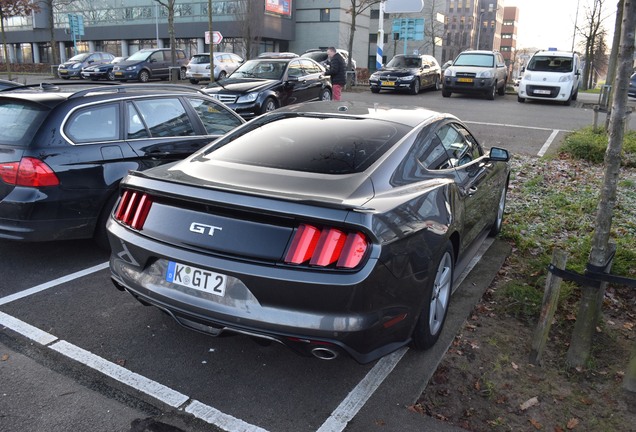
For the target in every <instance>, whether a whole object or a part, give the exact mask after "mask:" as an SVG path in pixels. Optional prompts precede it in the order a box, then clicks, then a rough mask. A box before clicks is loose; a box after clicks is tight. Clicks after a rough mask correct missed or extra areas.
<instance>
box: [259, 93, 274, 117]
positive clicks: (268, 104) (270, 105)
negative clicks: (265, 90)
mask: <svg viewBox="0 0 636 432" xmlns="http://www.w3.org/2000/svg"><path fill="white" fill-rule="evenodd" d="M276 108H278V103H277V102H276V100H275V99H274V98H272V97H268V98H267V99H265V102H263V106H262V107H261V114H265V113H266V112H269V111H274V110H275V109H276Z"/></svg>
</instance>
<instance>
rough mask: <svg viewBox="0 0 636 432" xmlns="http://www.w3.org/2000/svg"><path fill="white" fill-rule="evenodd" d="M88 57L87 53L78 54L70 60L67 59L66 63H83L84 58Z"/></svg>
mask: <svg viewBox="0 0 636 432" xmlns="http://www.w3.org/2000/svg"><path fill="white" fill-rule="evenodd" d="M89 55H90V54H89V53H84V54H78V55H76V56H73V57H71V58H70V59H68V61H70V62H83V61H84V60H86V58H87V57H88V56H89Z"/></svg>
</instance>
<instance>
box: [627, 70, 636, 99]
mask: <svg viewBox="0 0 636 432" xmlns="http://www.w3.org/2000/svg"><path fill="white" fill-rule="evenodd" d="M627 95H628V96H629V97H633V98H636V73H634V74H632V76H631V77H630V78H629V90H628V91H627Z"/></svg>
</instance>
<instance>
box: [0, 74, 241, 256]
mask: <svg viewBox="0 0 636 432" xmlns="http://www.w3.org/2000/svg"><path fill="white" fill-rule="evenodd" d="M0 116H1V118H2V124H3V126H4V127H2V128H0V238H3V239H11V240H22V241H47V240H62V239H77V238H90V237H95V238H96V239H97V240H98V242H100V244H102V245H106V244H107V242H106V234H105V223H106V217H107V215H108V214H109V212H110V210H111V209H112V207H113V204H114V202H115V199H116V198H117V191H118V187H119V181H120V180H121V179H122V178H123V177H124V176H125V175H126V173H127V172H128V170H131V169H134V170H144V169H146V168H150V167H153V166H157V165H160V164H163V163H166V162H172V161H175V160H178V159H182V158H184V157H186V156H188V155H190V154H191V153H193V152H194V151H196V150H198V149H199V148H201V147H203V146H204V145H205V144H208V143H209V142H210V141H212V140H213V139H215V138H217V137H219V136H220V135H222V134H224V133H226V132H228V131H230V130H231V129H233V128H235V127H236V126H239V125H241V124H242V123H244V120H243V119H242V118H240V116H238V115H236V114H235V113H234V112H233V111H232V110H230V109H229V108H227V107H225V106H224V105H222V104H220V103H218V102H217V101H216V100H214V99H212V98H210V97H208V96H206V95H205V94H203V93H201V92H200V91H197V90H196V89H193V88H191V87H185V86H177V85H168V84H164V85H148V84H146V85H143V86H140V85H110V86H108V85H105V84H102V85H100V86H95V84H93V85H92V86H89V85H87V84H83V85H82V86H78V85H77V84H75V85H72V86H69V85H66V86H63V85H59V86H55V85H50V84H49V85H45V84H43V85H42V86H41V87H34V86H26V87H20V88H16V89H14V90H10V91H3V92H1V93H0Z"/></svg>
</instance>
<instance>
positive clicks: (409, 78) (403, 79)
mask: <svg viewBox="0 0 636 432" xmlns="http://www.w3.org/2000/svg"><path fill="white" fill-rule="evenodd" d="M414 78H415V75H407V76H403V77H400V78H398V81H413V79H414Z"/></svg>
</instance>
